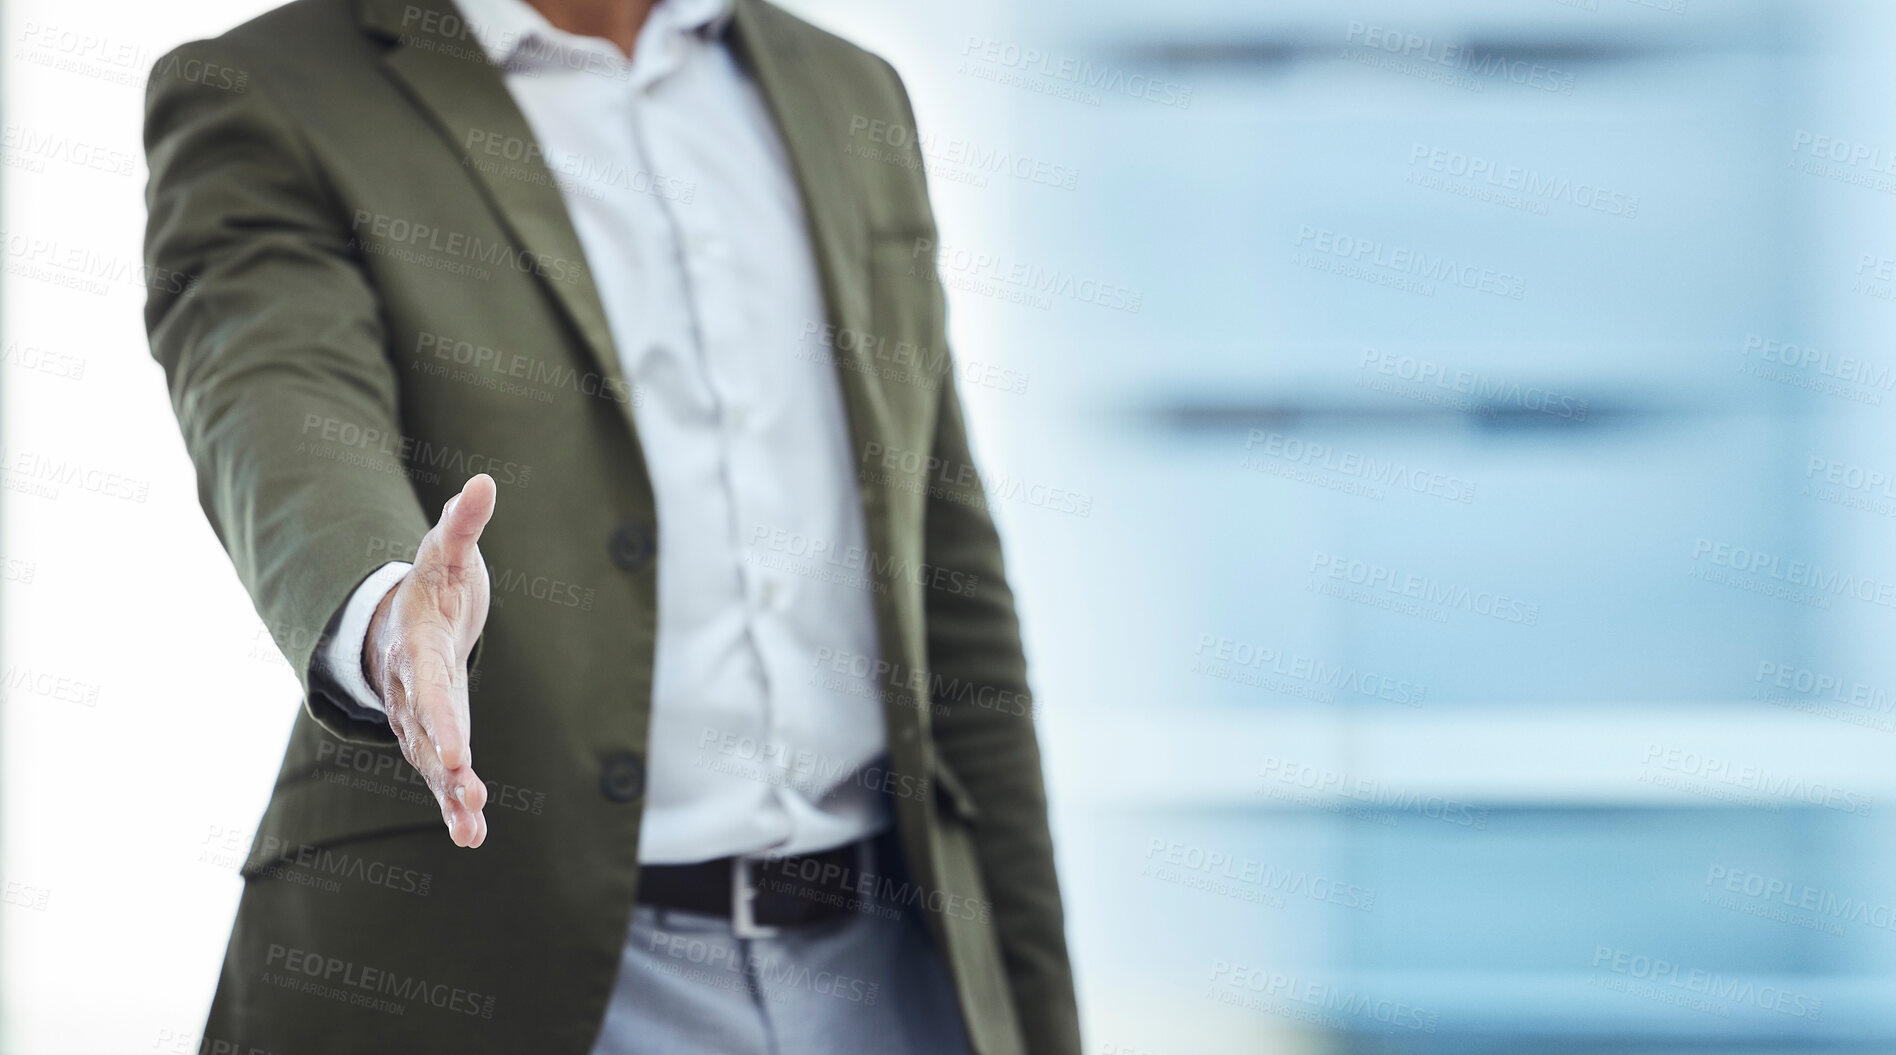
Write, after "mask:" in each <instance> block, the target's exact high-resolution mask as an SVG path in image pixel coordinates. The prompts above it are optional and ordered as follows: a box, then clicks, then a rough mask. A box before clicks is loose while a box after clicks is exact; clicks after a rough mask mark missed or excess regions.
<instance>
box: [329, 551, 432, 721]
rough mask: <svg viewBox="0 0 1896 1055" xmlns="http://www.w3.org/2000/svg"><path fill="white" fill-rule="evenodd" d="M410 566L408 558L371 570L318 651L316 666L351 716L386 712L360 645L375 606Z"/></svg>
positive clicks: (378, 716)
mask: <svg viewBox="0 0 1896 1055" xmlns="http://www.w3.org/2000/svg"><path fill="white" fill-rule="evenodd" d="M412 567H414V565H413V564H410V563H408V562H407V561H400V560H392V561H389V562H388V563H387V564H384V565H382V566H381V567H379V568H377V569H375V570H374V571H373V572H370V573H369V577H368V578H366V579H363V580H362V584H361V585H360V586H357V587H356V588H355V592H354V593H352V594H350V595H349V601H348V603H347V604H344V605H343V606H342V610H341V611H340V612H337V613H336V618H335V620H334V621H333V622H332V623H331V624H330V628H329V635H328V643H327V644H325V645H324V646H323V649H322V652H321V653H320V654H319V655H320V656H321V658H320V660H319V661H318V666H319V667H320V668H321V673H322V674H323V676H324V677H325V678H327V679H328V681H329V683H330V684H331V685H332V686H334V687H335V689H336V691H337V693H338V694H339V695H340V697H341V698H340V699H339V700H338V701H337V702H338V703H340V704H341V706H342V709H343V711H344V712H345V713H347V714H348V715H349V717H351V718H359V719H363V720H365V721H380V720H382V719H383V718H384V717H385V716H386V715H387V713H388V711H387V709H386V708H384V707H383V706H382V698H381V697H380V696H378V695H377V694H376V692H375V690H374V689H373V688H371V687H370V686H369V678H368V675H366V674H364V673H363V671H362V646H363V644H364V643H365V642H367V641H368V638H369V621H370V620H372V619H374V618H375V609H376V606H377V605H380V604H381V603H382V598H384V597H386V596H388V592H389V591H390V590H392V589H394V588H395V584H396V583H398V582H400V581H402V576H404V575H406V574H408V569H410V568H412Z"/></svg>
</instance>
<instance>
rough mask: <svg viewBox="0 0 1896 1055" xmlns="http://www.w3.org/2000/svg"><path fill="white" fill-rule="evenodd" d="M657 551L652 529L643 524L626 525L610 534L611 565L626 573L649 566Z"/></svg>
mask: <svg viewBox="0 0 1896 1055" xmlns="http://www.w3.org/2000/svg"><path fill="white" fill-rule="evenodd" d="M657 549H658V547H657V546H656V545H654V544H653V540H652V529H651V528H650V527H649V526H647V525H645V524H627V525H626V526H624V527H622V528H620V529H619V530H617V531H615V532H613V533H612V563H614V564H617V565H618V566H619V567H621V568H624V569H625V570H626V571H638V570H639V569H641V568H643V567H645V566H646V565H647V564H650V563H651V562H652V554H653V553H654V552H656V551H657Z"/></svg>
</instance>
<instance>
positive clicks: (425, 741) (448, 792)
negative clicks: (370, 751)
mask: <svg viewBox="0 0 1896 1055" xmlns="http://www.w3.org/2000/svg"><path fill="white" fill-rule="evenodd" d="M389 724H390V725H391V726H393V727H394V728H395V731H396V739H398V740H399V741H400V742H401V745H402V755H403V756H404V757H406V758H407V759H408V761H409V763H410V764H411V765H413V766H414V767H415V770H416V771H417V772H419V773H420V774H421V777H422V780H424V781H426V782H427V784H428V790H429V791H431V792H433V793H434V797H435V804H436V805H437V806H438V807H440V810H441V821H442V823H443V824H446V825H447V827H448V837H449V838H450V839H453V840H454V845H456V846H472V845H475V844H476V840H478V839H479V838H480V837H481V830H482V826H483V821H482V820H481V818H480V816H479V815H478V814H477V813H476V812H475V811H473V810H470V809H469V808H468V807H466V806H465V805H462V802H461V800H462V799H464V798H466V797H467V796H466V794H465V793H457V792H456V791H455V789H456V788H457V787H458V786H459V785H458V783H457V780H456V777H455V775H454V774H450V773H449V772H448V770H447V767H445V766H443V765H442V764H441V757H440V755H439V753H438V752H437V751H436V749H435V745H434V742H433V741H432V740H430V739H429V737H428V733H427V731H426V730H424V729H423V728H422V727H421V722H420V720H419V719H417V718H416V717H415V714H414V709H413V708H412V707H409V706H407V705H406V703H404V704H403V705H401V706H400V707H399V709H391V711H390V722H389ZM462 773H465V774H468V775H472V770H463V771H462Z"/></svg>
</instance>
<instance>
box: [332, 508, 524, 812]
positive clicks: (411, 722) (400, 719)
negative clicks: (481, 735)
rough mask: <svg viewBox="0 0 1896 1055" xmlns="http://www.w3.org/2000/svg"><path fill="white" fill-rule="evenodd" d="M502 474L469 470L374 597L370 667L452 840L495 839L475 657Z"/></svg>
mask: <svg viewBox="0 0 1896 1055" xmlns="http://www.w3.org/2000/svg"><path fill="white" fill-rule="evenodd" d="M495 497H496V492H495V487H494V480H493V478H492V477H490V476H488V475H487V474H486V473H481V474H479V475H477V476H475V477H474V478H472V479H470V480H469V481H468V482H467V484H466V485H465V486H463V487H462V488H461V493H460V494H458V495H455V496H454V497H453V498H450V499H448V504H447V505H446V506H445V507H443V508H442V510H441V522H440V523H438V524H436V525H435V526H434V529H433V530H431V531H429V532H428V534H426V535H425V536H423V537H422V540H421V546H420V548H419V549H417V550H416V552H415V566H414V567H413V568H410V569H409V570H408V574H407V575H404V576H403V577H402V580H401V581H400V582H398V583H396V584H395V587H394V588H393V589H391V590H389V592H388V594H387V595H386V596H384V597H383V598H382V603H381V604H379V605H377V606H376V609H375V617H374V618H373V619H372V620H370V622H369V634H368V637H367V639H366V640H364V641H363V643H362V669H363V670H364V671H365V672H366V673H367V674H368V677H369V684H370V685H371V686H372V687H374V689H375V691H376V692H378V693H380V694H381V697H382V706H383V707H384V709H386V710H387V711H388V724H389V728H391V729H393V730H395V739H396V741H397V742H399V743H400V744H401V747H402V755H403V756H404V757H406V758H407V759H408V761H409V763H410V764H411V765H413V766H414V767H415V769H416V770H418V771H420V773H421V775H422V778H423V779H425V780H426V781H427V782H428V787H429V788H430V789H431V790H432V791H433V792H434V796H435V801H436V802H438V803H440V805H441V819H442V820H444V821H446V822H447V825H448V835H449V836H450V837H451V838H453V840H454V845H456V846H467V847H475V846H479V845H480V844H481V843H482V841H483V840H485V839H486V838H487V818H485V817H483V816H481V807H483V806H485V805H487V785H486V784H483V783H481V780H480V778H479V777H477V776H475V775H474V752H473V748H472V747H471V746H470V745H469V742H468V736H469V729H468V706H467V657H468V653H469V652H471V651H473V649H474V642H475V641H476V640H478V639H479V638H480V636H481V627H482V626H483V625H484V624H485V623H486V622H487V602H488V582H487V565H486V564H485V563H484V562H483V561H482V560H481V551H480V547H479V545H478V543H479V542H480V538H481V530H482V529H483V528H485V527H486V526H487V521H488V518H489V517H492V516H493V515H494V501H495Z"/></svg>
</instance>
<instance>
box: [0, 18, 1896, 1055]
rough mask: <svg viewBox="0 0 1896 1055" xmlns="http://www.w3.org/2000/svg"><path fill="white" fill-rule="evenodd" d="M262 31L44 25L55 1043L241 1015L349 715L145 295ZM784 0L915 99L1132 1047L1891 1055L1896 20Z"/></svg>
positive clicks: (18, 548) (39, 809) (37, 183)
mask: <svg viewBox="0 0 1896 1055" xmlns="http://www.w3.org/2000/svg"><path fill="white" fill-rule="evenodd" d="M266 6H269V5H268V4H265V3H250V2H231V0H217V2H210V3H197V4H191V5H174V4H156V5H139V4H131V3H126V2H123V0H109V2H98V3H89V4H83V5H66V4H54V3H50V2H46V0H24V2H19V3H12V4H9V5H7V6H6V8H5V10H4V12H3V15H0V17H3V19H4V26H5V32H6V49H5V52H4V58H0V69H3V70H4V81H3V82H0V83H3V87H0V104H3V105H4V111H5V114H4V118H5V120H4V137H0V161H3V162H4V164H5V168H4V170H0V179H3V180H4V249H5V263H6V269H5V275H4V278H3V279H0V328H3V331H4V332H3V334H0V338H3V343H0V393H3V400H4V403H3V408H4V465H3V466H0V468H3V469H4V476H5V480H4V482H5V491H4V493H0V558H3V559H4V571H5V579H4V582H3V583H0V619H3V620H4V623H3V626H4V639H3V640H0V670H3V671H4V680H3V681H0V692H3V693H4V697H3V699H4V712H3V718H0V750H3V751H4V757H3V759H0V882H4V885H5V899H4V902H3V903H0V938H3V939H4V953H3V954H0V1023H4V1025H0V1052H4V1053H7V1055H52V1053H66V1052H74V1053H81V1052H130V1051H153V1050H158V1051H174V1050H175V1051H180V1052H187V1051H192V1050H195V1046H196V1044H197V1040H198V1038H197V1030H198V1028H199V1025H200V1024H201V1021H202V1016H203V1013H204V1010H205V1008H206V1006H207V1004H208V1001H209V998H210V993H211V988H212V985H213V982H214V979H215V977H216V970H217V965H218V962H219V960H220V957H221V954H222V951H223V945H224V941H225V938H226V935H227V927H228V923H229V919H230V916H231V913H232V911H233V910H234V907H235V904H236V898H237V895H238V892H239V887H240V881H239V880H238V878H237V876H236V874H235V865H236V863H237V861H238V860H239V858H241V856H242V854H243V850H244V848H245V846H246V845H247V843H248V839H249V837H250V834H251V832H252V830H253V829H254V825H255V822H256V819H257V816H258V814H259V813H260V811H261V809H262V807H263V803H264V800H265V796H266V794H267V791H268V788H269V785H270V782H271V779H272V776H273V774H274V772H275V768H276V765H277V761H278V758H279V753H280V749H281V743H282V740H283V737H284V736H285V734H286V732H287V729H288V726H289V722H290V719H291V717H292V715H293V712H294V708H295V706H296V692H295V688H294V681H293V678H292V677H291V675H290V673H289V670H288V668H287V667H286V666H285V665H284V664H283V662H282V660H281V659H280V658H279V657H277V656H276V654H275V652H274V650H273V648H272V646H271V644H270V641H269V637H268V635H267V634H266V633H264V631H263V629H262V627H261V625H260V624H259V623H258V621H257V620H256V618H255V616H254V615H253V614H252V611H251V608H250V605H249V603H248V601H247V599H246V598H245V597H244V595H243V593H242V591H241V589H240V588H239V586H238V584H237V581H236V579H235V576H234V575H233V574H232V572H231V571H230V568H229V566H228V564H227V562H226V560H225V558H224V557H223V555H222V553H221V551H220V550H219V549H218V547H217V545H216V543H215V541H214V539H213V538H212V536H211V534H210V532H209V530H208V529H207V528H206V527H205V525H204V523H203V520H202V518H201V516H200V514H199V513H198V510H197V508H196V502H195V496H194V493H193V485H192V482H191V477H190V472H189V466H188V463H187V462H186V459H185V456H184V453H183V449H182V445H181V443H180V441H179V439H178V437H177V433H176V428H175V425H174V423H173V421H172V418H171V415H170V411H169V409H168V407H167V405H166V402H165V400H164V397H163V389H162V384H161V380H160V374H159V371H158V369H157V367H156V366H155V365H154V364H152V363H151V361H150V359H149V357H148V355H147V353H146V351H145V343H144V335H143V330H142V326H141V323H140V316H139V311H140V307H141V305H142V302H143V288H142V286H141V284H140V282H141V280H140V278H139V276H138V274H137V272H136V267H137V260H138V255H139V239H140V235H141V231H142V225H143V208H142V201H141V193H142V189H143V185H144V176H145V173H144V164H143V158H142V154H141V150H140V146H139V116H140V99H141V88H142V81H143V78H144V74H145V71H146V70H147V69H148V68H149V66H150V65H151V62H152V61H153V60H154V59H156V58H157V57H158V55H160V54H162V53H163V51H164V50H166V49H167V48H169V47H170V46H171V45H173V44H174V43H177V42H179V41H182V40H185V39H188V38H192V37H200V36H207V35H211V34H214V33H216V32H219V31H221V30H222V29H224V28H226V27H227V26H229V25H231V24H234V23H235V22H237V21H240V20H242V19H243V18H246V17H248V16H249V15H250V14H253V13H255V12H257V11H260V10H262V9H263V8H264V7H266ZM791 6H793V8H794V9H795V10H797V11H799V12H800V13H803V14H805V15H806V16H807V17H810V18H811V19H813V20H815V21H817V22H819V23H820V24H823V25H825V26H827V27H830V28H832V29H834V30H836V31H838V32H840V33H843V34H844V35H847V36H850V37H852V38H853V39H856V40H858V41H859V42H861V43H863V44H865V45H867V46H869V47H871V48H873V49H875V50H877V51H879V52H881V53H883V54H884V55H886V56H887V57H888V58H890V59H891V61H893V62H894V64H895V65H896V67H897V68H898V69H899V70H900V71H901V72H902V74H903V76H904V77H905V79H906V81H907V83H908V86H909V89H910V92H911V94H912V95H913V97H914V101H915V105H916V109H917V111H918V121H919V123H920V124H921V126H922V128H921V132H922V134H923V136H924V141H923V144H922V152H923V154H924V156H925V158H926V161H927V166H928V169H929V172H930V176H931V183H932V187H933V191H934V195H935V200H936V208H937V213H938V217H939V219H940V222H941V228H942V239H943V243H944V244H943V247H942V259H941V272H942V274H943V276H944V278H945V279H946V280H947V282H948V284H949V286H950V289H949V302H950V311H951V318H952V323H951V330H952V335H953V338H954V340H955V344H956V351H957V354H958V356H959V357H960V360H961V371H962V373H961V376H960V384H961V388H962V391H963V393H964V399H965V402H966V403H967V404H968V405H969V412H970V415H971V417H972V424H973V428H974V432H975V441H976V445H977V454H978V456H979V457H980V459H981V461H982V463H983V466H984V468H985V470H986V472H987V475H988V476H989V478H990V479H989V486H990V490H991V492H992V496H993V502H992V503H991V504H992V506H993V508H994V509H995V511H996V516H997V518H998V519H999V521H1000V523H1001V528H1002V532H1003V536H1004V539H1005V541H1006V543H1007V546H1008V552H1009V559H1010V571H1011V575H1012V577H1013V579H1014V581H1015V585H1016V590H1017V592H1018V594H1019V596H1020V601H1021V605H1022V609H1023V616H1024V618H1025V621H1026V631H1027V635H1028V644H1029V655H1030V659H1031V661H1032V663H1033V666H1034V675H1035V683H1036V688H1037V695H1038V700H1039V703H1040V707H1041V712H1040V715H1039V720H1040V723H1041V733H1042V737H1043V743H1044V744H1045V750H1046V755H1047V764H1048V767H1049V777H1050V781H1051V792H1052V795H1053V797H1054V804H1055V818H1054V819H1055V825H1056V830H1057V835H1058V836H1059V838H1060V852H1061V861H1062V866H1063V879H1064V882H1065V887H1066V890H1067V893H1068V898H1069V920H1070V938H1071V941H1072V946H1073V951H1074V954H1075V957H1076V962H1077V968H1078V971H1079V980H1080V984H1081V1001H1082V1007H1083V1010H1084V1014H1085V1024H1086V1028H1087V1038H1088V1039H1087V1048H1088V1051H1089V1052H1092V1053H1096V1055H1125V1053H1138V1055H1174V1053H1194V1052H1283V1053H1305V1052H1308V1053H1321V1052H1336V1053H1344V1052H1361V1053H1377V1055H1381V1053H1416V1055H1423V1053H1437V1052H1440V1053H1488V1052H1497V1053H1498V1052H1536V1053H1543V1052H1556V1053H1557V1052H1603V1051H1615V1052H1641V1053H1648V1052H1650V1053H1670V1052H1708V1053H1709V1052H1718V1053H1725V1052H1755V1053H1771V1055H1776V1053H1789V1052H1883V1051H1890V1050H1896V1011H1892V1006H1893V1005H1892V1000H1891V995H1890V994H1891V993H1892V992H1896V916H1893V913H1896V766H1892V765H1891V764H1890V758H1891V755H1892V749H1893V748H1896V648H1892V647H1891V644H1890V642H1892V641H1896V618H1892V614H1893V613H1892V609H1893V608H1896V549H1893V548H1892V547H1891V546H1890V545H1888V544H1887V543H1888V540H1889V539H1890V537H1891V535H1892V533H1893V530H1892V529H1893V528H1896V525H1893V524H1892V520H1891V518H1892V515H1896V482H1892V480H1893V479H1896V442H1892V441H1896V434H1893V430H1892V427H1891V423H1892V420H1893V419H1892V415H1893V414H1896V406H1893V404H1896V350H1893V349H1892V347H1891V339H1890V333H1891V329H1892V324H1893V323H1896V223H1892V220H1893V219H1896V117H1892V111H1893V110H1896V83H1892V82H1893V81H1896V68H1892V66H1891V64H1890V63H1889V62H1888V60H1887V55H1886V52H1887V41H1889V40H1890V39H1892V38H1893V37H1896V9H1892V8H1890V7H1889V6H1888V5H1885V4H1881V3H1877V2H1874V0H1860V2H1841V0H1836V2H1832V0H1811V2H1792V0H1505V2H1504V0H1491V2H1476V0H1438V2H1435V3H1430V4H1426V5H1423V4H1414V3H1400V2H1395V0H1353V2H1348V3H1335V2H1327V0H1294V2H1281V3H1270V4H1263V3H1237V2H1232V0H1175V2H1171V3H1164V4H1152V3H1137V4H1135V3H1129V2H1125V0H1101V2H1096V3H1086V4H1082V3H1073V2H1064V3H1052V4H1032V5H1014V4H1003V3H1001V2H1000V0H979V2H965V0H964V2H958V3H947V2H942V0H928V2H926V3H919V4H902V5H891V4H879V3H870V2H868V0H798V2H796V3H794V4H792V5H791ZM905 132H906V130H882V131H881V132H876V131H874V130H868V129H864V130H860V134H861V135H862V136H863V137H865V138H867V139H868V140H870V141H877V140H876V138H875V137H877V136H882V137H889V136H894V137H895V138H896V139H898V140H899V139H900V138H901V137H902V135H903V134H905ZM889 145H892V146H900V145H901V144H900V143H899V142H898V143H893V144H889ZM73 469H76V470H77V471H70V470H73Z"/></svg>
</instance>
